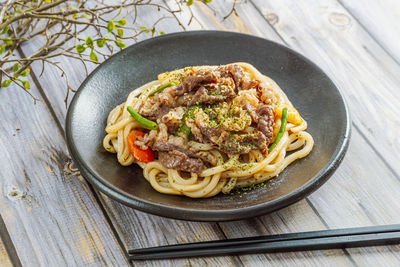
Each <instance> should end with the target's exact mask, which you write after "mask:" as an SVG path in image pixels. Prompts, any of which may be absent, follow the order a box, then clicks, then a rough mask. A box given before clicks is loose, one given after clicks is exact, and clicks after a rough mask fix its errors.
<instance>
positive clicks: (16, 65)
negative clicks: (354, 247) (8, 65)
mask: <svg viewBox="0 0 400 267" xmlns="http://www.w3.org/2000/svg"><path fill="white" fill-rule="evenodd" d="M18 70H19V64H18V63H15V64H14V66H13V71H14V72H17V71H18Z"/></svg>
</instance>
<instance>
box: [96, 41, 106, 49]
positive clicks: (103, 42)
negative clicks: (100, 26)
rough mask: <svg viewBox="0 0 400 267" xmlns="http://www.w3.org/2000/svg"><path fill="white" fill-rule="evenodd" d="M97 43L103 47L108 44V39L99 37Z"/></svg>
mask: <svg viewBox="0 0 400 267" xmlns="http://www.w3.org/2000/svg"><path fill="white" fill-rule="evenodd" d="M96 44H97V46H98V47H103V46H104V45H105V44H106V40H104V39H99V40H97V41H96Z"/></svg>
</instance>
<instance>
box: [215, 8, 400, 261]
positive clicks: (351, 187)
mask: <svg viewBox="0 0 400 267" xmlns="http://www.w3.org/2000/svg"><path fill="white" fill-rule="evenodd" d="M262 4H264V2H262ZM262 4H261V2H260V5H262ZM282 5H285V7H282V9H283V10H287V9H288V8H287V6H290V5H288V4H287V3H286V4H282ZM304 6H306V5H304ZM308 6H312V4H311V3H309V5H308ZM246 8H249V7H248V6H246ZM220 10H221V11H220V12H219V14H220V17H222V14H224V12H225V11H226V9H225V10H224V9H222V8H221V9H220ZM237 10H238V14H239V18H240V19H242V15H241V14H242V13H243V14H245V16H244V18H243V21H244V22H243V23H237V25H243V24H244V25H248V23H247V22H246V20H247V17H250V18H251V20H252V21H253V24H256V25H258V27H259V28H261V29H266V28H268V27H269V25H268V24H267V23H266V21H265V20H264V21H263V20H262V19H260V18H259V16H257V15H256V14H254V13H251V12H249V11H246V12H242V10H243V7H242V6H241V5H238V6H237ZM267 10H268V11H267ZM271 10H273V9H272V8H268V9H266V10H264V13H263V14H264V16H265V17H266V18H267V19H268V21H269V22H270V23H271V24H272V25H276V24H277V23H278V22H279V20H280V16H279V13H275V12H274V13H270V12H269V11H271ZM293 10H302V8H297V9H293ZM314 11H315V10H314ZM250 14H251V15H250ZM292 17H294V15H291V16H288V17H287V18H286V17H285V18H286V19H287V20H290V19H291V18H292ZM307 17H315V15H312V14H306V15H304V17H302V18H301V20H303V21H307ZM299 21H300V19H299ZM299 21H297V22H294V24H293V27H296V26H295V25H298V24H299ZM228 23H229V22H228ZM228 23H223V26H222V27H226V29H228V30H240V29H239V28H236V27H237V26H236V25H235V24H232V23H231V25H229V24H228ZM312 26H314V25H312ZM277 27H278V26H277ZM307 27H310V25H307V26H306V29H307ZM219 28H221V27H220V26H219ZM281 28H282V29H286V25H284V26H281ZM310 28H311V27H310ZM296 29H297V28H296ZM312 29H313V30H315V27H312ZM276 30H277V31H278V33H280V31H279V30H278V29H276ZM319 30H320V31H319V32H317V33H316V34H321V35H324V32H323V31H322V30H321V29H319ZM245 32H247V31H245ZM293 32H295V30H293ZM254 33H257V32H254ZM262 36H264V37H267V38H269V39H272V40H274V41H278V42H279V41H280V40H279V39H278V36H277V35H276V34H265V35H264V34H262ZM302 36H304V34H303V35H302ZM296 37H297V36H295V37H293V38H296ZM307 44H308V43H307ZM318 45H320V46H322V44H321V43H320V44H316V45H315V46H318ZM294 47H295V48H296V47H297V46H294ZM375 47H376V46H375ZM378 48H379V47H378ZM316 49H317V47H316V48H315V49H313V50H316ZM332 52H335V50H333V51H332ZM381 52H382V51H381ZM309 53H310V54H312V53H313V52H311V51H310V52H309ZM317 55H318V54H317ZM314 58H316V56H314ZM349 59H351V60H352V59H353V58H349ZM314 60H316V61H317V63H318V62H320V61H322V60H321V59H320V58H316V59H314ZM392 63H393V62H392ZM392 63H390V66H393V64H392ZM360 76H361V77H362V78H364V76H363V75H360ZM394 84H395V82H393V85H394ZM393 88H394V87H393V86H392V89H393ZM350 93H351V92H350ZM364 94H365V93H364ZM372 101H374V99H371V100H370V102H372ZM352 110H353V108H352ZM383 112H385V110H383ZM381 116H382V115H381ZM380 119H381V118H380ZM376 143H377V144H381V143H382V141H376ZM354 166H359V168H361V166H367V167H368V168H366V167H364V168H365V170H364V172H362V174H360V173H358V172H356V171H354ZM349 169H351V170H353V171H352V172H351V173H352V176H349V175H348V173H349ZM377 170H378V171H377ZM380 176H384V177H385V178H387V180H385V182H384V183H383V184H385V186H384V188H382V186H379V185H380V184H379V182H381V179H378V177H380ZM341 179H343V180H341ZM337 180H339V181H340V183H338V182H336V181H337ZM353 180H355V181H358V183H354V182H352V181H353ZM360 181H363V183H360ZM365 183H367V184H368V186H366V185H365ZM338 184H339V185H338ZM376 188H379V189H380V191H379V192H380V193H381V195H380V198H377V199H375V198H372V199H371V197H370V194H371V192H374V190H375V189H376ZM398 190H399V183H398V179H397V177H396V176H395V175H393V173H392V172H391V170H390V169H389V168H388V167H387V166H385V164H384V163H383V162H382V161H381V159H380V157H379V156H378V155H377V154H376V153H375V152H374V151H373V150H371V148H370V147H369V145H368V144H367V143H366V141H365V140H364V139H363V137H362V136H361V135H360V132H359V131H358V130H355V131H353V139H352V141H351V147H350V149H349V152H348V154H347V156H346V158H345V161H344V163H343V164H342V167H341V168H339V169H338V171H337V172H336V174H335V175H334V176H333V177H332V178H331V180H330V182H328V184H327V185H324V186H323V187H322V189H320V190H319V191H317V192H316V193H314V194H313V195H312V196H311V197H310V200H311V204H313V206H315V207H316V210H317V212H318V213H319V216H321V217H322V219H323V220H324V221H326V222H325V223H326V224H327V226H328V227H330V228H340V227H350V226H355V225H372V224H379V223H395V222H396V220H397V222H398V220H399V218H397V214H396V215H395V210H396V207H397V206H398V204H397V203H398V202H399V201H398V200H399V197H397V196H398V194H397V193H396V192H398ZM338 191H340V193H341V194H342V195H341V197H337V195H338V194H337V192H338ZM386 195H390V196H391V199H388V201H389V203H390V204H389V205H387V206H386V207H387V208H385V209H382V205H384V204H385V202H386V198H385V197H383V196H386ZM333 200H335V201H333ZM350 200H351V201H350ZM396 200H397V202H396ZM331 202H334V203H335V204H331ZM350 203H351V204H352V205H351V206H350V207H349V204H350ZM359 203H361V204H359ZM296 205H300V204H296ZM393 205H394V206H393ZM341 206H345V207H348V209H335V210H332V207H341ZM292 207H293V206H292ZM292 207H290V208H292ZM304 207H307V205H306V204H304ZM304 207H301V208H299V207H298V208H297V209H298V210H302V211H301V212H297V211H296V209H295V208H293V209H294V211H295V212H293V213H294V217H293V214H285V210H282V211H278V212H277V214H279V213H283V215H275V214H272V215H267V216H264V217H261V220H262V222H263V224H264V226H265V228H266V229H267V231H268V229H269V228H273V229H276V228H278V229H279V227H280V228H281V229H279V230H278V231H276V230H275V231H274V230H273V231H272V233H282V232H290V231H293V230H292V229H296V230H297V231H305V230H310V229H314V230H315V229H318V224H315V222H314V221H313V220H312V219H311V222H310V219H309V218H312V215H313V213H312V212H311V213H310V212H309V213H306V212H304V211H303V210H306V209H307V208H304ZM389 207H390V208H389ZM376 211H378V212H376ZM349 213H351V214H349ZM297 214H298V216H296V215H297ZM371 214H376V217H380V216H382V217H383V218H385V220H382V219H381V220H378V219H376V218H375V219H374V218H372V217H371ZM288 215H289V217H290V218H291V219H292V221H303V222H302V223H301V224H300V225H297V226H295V227H292V228H291V227H288V228H286V229H285V228H284V227H287V226H286V225H287V223H286V222H279V221H278V220H276V219H274V218H276V217H278V218H286V217H287V216H288ZM271 218H272V219H271ZM304 218H305V219H304ZM343 218H346V219H347V223H342V222H343V220H344V219H343ZM388 218H391V219H390V220H389V219H388ZM304 220H305V221H304ZM334 222H335V223H334ZM228 225H229V227H227V224H221V226H222V229H223V230H224V232H225V234H226V235H227V236H228V237H237V236H243V235H251V234H253V235H255V234H258V232H253V233H249V232H248V229H249V227H245V226H243V227H242V228H243V229H240V228H239V229H238V226H241V225H242V224H235V223H229V224H228ZM281 225H283V226H284V227H282V226H281ZM289 225H290V224H289ZM315 227H316V228H315ZM319 227H320V226H319ZM282 228H283V229H282ZM250 229H251V228H250ZM257 229H262V226H261V227H257ZM246 230H247V232H246ZM232 233H233V234H232ZM267 233H270V232H267ZM397 250H398V246H391V247H387V248H368V249H356V250H351V252H352V253H351V257H352V258H353V257H355V258H356V262H357V263H362V264H367V263H368V262H371V263H372V262H378V261H379V260H382V261H384V260H385V261H384V262H388V263H392V262H394V261H396V260H397V261H398V260H399V259H398V253H395V252H396V251H397ZM356 251H358V252H364V253H366V254H367V255H368V256H367V257H365V256H364V254H361V255H359V254H357V253H356ZM353 254H354V255H356V256H353ZM294 257H299V256H298V255H297V256H294ZM241 259H242V261H243V262H244V263H246V262H247V260H246V259H243V258H241ZM377 259H379V260H377Z"/></svg>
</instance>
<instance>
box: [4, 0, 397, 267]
mask: <svg viewBox="0 0 400 267" xmlns="http://www.w3.org/2000/svg"><path fill="white" fill-rule="evenodd" d="M165 2H166V3H167V4H168V5H169V6H170V7H171V8H176V4H175V1H174V0H166V1H165ZM232 5H233V1H228V0H214V2H213V3H212V4H211V5H210V7H206V6H204V5H202V4H198V3H195V4H194V5H193V6H192V12H193V14H194V15H195V17H196V19H192V21H191V23H190V25H188V22H189V21H190V19H191V13H190V12H189V10H187V9H184V12H181V13H177V14H176V16H177V17H178V19H179V21H180V23H181V25H179V24H178V23H177V22H176V21H175V20H174V19H166V20H164V21H162V22H161V23H160V24H159V25H158V26H157V27H158V28H159V29H160V30H163V31H165V32H167V33H169V32H176V31H182V30H198V29H214V30H215V29H217V30H229V31H237V32H243V33H248V34H253V35H257V36H260V37H264V38H267V39H270V40H273V41H275V42H278V43H282V44H285V45H287V46H289V47H290V48H292V49H294V50H296V51H299V52H300V53H302V54H304V55H305V56H307V57H308V58H310V59H311V60H313V61H314V62H315V63H317V64H318V65H319V66H320V67H321V68H322V69H324V71H326V72H327V74H328V75H329V76H330V77H331V78H332V79H333V80H334V81H335V83H336V84H337V85H338V86H339V87H340V88H341V90H342V92H343V94H344V95H345V98H346V100H347V102H348V104H349V108H350V111H351V115H352V119H353V133H352V138H351V142H350V147H349V150H348V152H347V155H346V157H345V159H344V161H343V163H342V165H341V166H340V168H339V169H338V170H337V171H336V172H335V174H334V175H333V176H332V178H331V179H330V180H329V181H328V182H327V183H326V184H325V185H324V186H323V187H321V188H320V189H319V190H318V191H317V192H315V193H313V194H312V195H311V196H310V197H308V198H307V199H304V200H302V201H300V202H298V203H296V204H294V205H291V206H290V207H287V208H284V209H282V210H279V211H277V212H274V213H272V214H269V215H265V216H261V217H258V218H254V219H249V220H243V221H237V222H224V223H197V222H184V221H179V220H172V219H166V218H162V217H158V216H154V215H149V214H146V213H143V212H139V211H135V210H133V209H131V208H128V207H126V206H124V205H122V204H119V203H118V202H116V201H114V200H112V199H110V198H108V197H106V196H104V195H103V194H101V193H99V192H96V191H95V190H93V188H92V187H91V186H90V185H88V184H87V182H86V181H85V180H84V179H83V178H82V177H81V176H80V174H79V171H78V170H76V168H75V167H74V165H73V163H71V161H70V157H69V155H68V152H67V150H66V146H65V140H64V139H63V135H64V132H63V127H64V121H65V115H66V108H65V104H64V102H63V101H64V98H65V90H64V89H65V83H64V81H63V80H62V79H60V78H59V77H60V73H59V72H57V71H55V70H54V69H50V68H48V70H47V71H46V72H45V73H44V74H43V76H42V77H38V74H39V73H40V68H41V66H39V65H35V66H34V67H33V75H34V77H36V79H37V84H35V83H31V84H32V85H33V86H32V87H33V88H32V91H33V92H34V93H35V94H36V95H40V96H41V97H42V98H43V101H41V102H39V103H38V104H36V105H34V104H33V103H32V100H31V99H30V98H29V97H27V96H26V95H25V94H23V92H21V91H20V90H18V89H17V88H6V90H0V99H1V100H0V101H1V103H2V104H1V105H0V121H1V124H0V132H1V133H2V135H1V137H0V149H1V151H3V152H4V153H3V154H2V157H0V166H6V167H5V168H4V167H3V168H0V177H1V178H2V179H1V180H0V186H1V188H2V191H0V212H1V216H2V217H3V219H4V223H5V226H6V227H7V232H8V233H9V236H10V238H11V240H12V242H13V244H14V246H15V249H16V251H17V254H18V257H19V259H20V260H21V263H22V264H23V265H24V266H36V265H42V266H83V265H85V266H88V265H91V266H107V265H108V266H125V265H128V264H129V263H128V262H127V260H126V255H125V250H126V249H131V248H140V247H148V246H157V245H166V244H176V243H183V242H195V241H206V240H213V239H225V238H234V237H244V236H256V235H263V234H277V233H288V232H298V231H312V230H321V229H328V228H343V227H352V226H367V225H378V224H389V223H398V222H399V221H400V213H399V212H398V210H399V209H400V194H399V193H398V192H400V165H398V164H397V162H399V160H400V153H399V152H400V141H399V138H398V137H399V134H398V133H399V132H400V123H399V122H400V121H399V118H400V116H399V115H400V114H399V113H400V110H399V109H397V106H398V105H399V104H400V103H399V102H400V91H399V90H398V89H397V88H398V87H399V85H400V76H399V75H398V74H399V73H400V65H399V64H398V62H399V56H400V54H399V53H398V49H397V46H398V42H397V41H398V38H399V36H398V25H399V16H398V15H399V4H398V1H394V0H392V1H390V0H384V1H379V3H378V2H376V1H366V2H365V3H364V2H363V4H362V3H361V1H355V0H352V1H350V0H341V1H340V2H338V1H334V0H324V1H312V0H308V1H307V0H300V1H298V0H285V1H263V0H253V1H247V3H244V2H237V3H236V13H234V14H233V15H232V16H230V17H229V18H227V19H225V20H224V17H225V16H226V15H227V14H228V13H229V12H230V11H231V8H232ZM154 12H156V10H154V9H152V8H143V9H142V10H140V17H139V22H138V25H139V24H140V25H151V23H153V22H154V21H155V20H156V19H157V18H156V16H154V15H153V14H154ZM157 17H158V16H157ZM149 37H150V36H142V37H141V38H149ZM37 42H38V40H36V41H35V42H33V43H30V44H29V45H25V46H24V47H23V48H22V51H21V52H22V53H24V54H27V55H28V54H30V53H32V52H33V51H35V49H36V48H37V46H38V45H39V44H38V43H37ZM59 61H60V63H61V64H62V65H63V67H64V68H65V69H69V70H70V72H69V73H68V75H69V78H70V81H71V85H72V86H73V87H75V88H77V87H78V86H79V84H80V83H81V82H82V81H83V79H84V77H85V73H84V70H83V67H82V68H81V67H78V66H76V64H75V63H73V62H71V61H69V60H68V59H65V58H60V59H59ZM93 68H94V66H91V67H90V69H93ZM17 103H18V109H16V108H15V105H16V104H17ZM33 110H34V112H30V111H33ZM5 245H6V244H3V243H2V242H0V262H1V264H2V265H3V259H4V265H5V266H7V265H6V264H7V263H10V262H11V261H10V259H9V255H8V254H7V253H6V250H5ZM399 252H400V246H383V247H372V248H357V249H356V248H352V249H346V250H327V251H310V252H295V253H275V254H255V255H243V256H235V257H215V258H193V259H179V260H173V261H144V262H133V264H134V265H138V266H142V265H144V266H175V265H176V266H191V265H193V266H207V265H209V266H242V265H245V266H265V265H266V264H269V265H272V266H281V265H285V266H291V265H299V266H334V265H336V266H371V265H375V266H382V265H385V266H396V265H398V263H399V262H400V253H399ZM3 255H4V256H3Z"/></svg>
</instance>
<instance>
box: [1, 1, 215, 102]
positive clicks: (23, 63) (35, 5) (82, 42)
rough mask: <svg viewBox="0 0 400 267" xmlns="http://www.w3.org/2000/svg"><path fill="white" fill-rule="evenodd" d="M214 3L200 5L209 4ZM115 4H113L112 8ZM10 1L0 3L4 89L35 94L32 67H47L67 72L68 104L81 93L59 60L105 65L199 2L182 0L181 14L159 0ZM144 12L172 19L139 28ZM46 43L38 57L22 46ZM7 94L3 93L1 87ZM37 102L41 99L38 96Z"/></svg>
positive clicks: (37, 51) (37, 52)
mask: <svg viewBox="0 0 400 267" xmlns="http://www.w3.org/2000/svg"><path fill="white" fill-rule="evenodd" d="M211 1H212V0H196V2H199V3H200V4H208V3H210V2H211ZM110 2H112V3H110ZM115 2H116V1H108V0H7V1H3V2H2V3H0V56H1V58H0V85H1V87H9V86H11V85H12V84H15V85H17V86H18V87H20V88H22V89H23V90H25V91H26V92H27V93H29V94H30V95H31V96H32V94H31V93H30V92H29V89H30V82H29V77H30V75H31V65H32V63H33V62H41V64H42V70H41V73H40V76H41V75H42V74H43V73H44V71H45V69H46V66H51V67H54V68H56V69H58V70H59V71H60V72H61V76H62V77H64V79H65V82H66V85H67V93H66V97H65V103H66V104H67V102H68V96H69V93H70V92H75V89H74V88H72V86H71V85H70V83H69V80H68V73H67V72H66V71H65V70H64V69H63V67H62V66H61V65H60V63H59V62H58V61H57V57H68V58H71V59H73V60H77V61H79V62H81V63H82V64H83V66H84V67H85V71H86V75H88V72H89V71H88V66H87V64H99V63H100V62H101V61H103V60H104V59H106V58H107V57H109V56H110V55H112V54H113V53H114V52H115V49H118V50H120V49H124V48H125V47H126V46H127V41H128V40H133V41H136V40H137V38H138V37H139V35H143V34H149V35H151V37H154V36H158V35H163V34H165V32H164V31H162V30H159V29H158V28H157V24H158V23H159V22H160V21H162V20H163V19H165V18H167V17H172V18H175V19H176V20H177V22H178V24H180V25H181V26H182V27H183V25H182V24H181V23H180V22H179V20H178V19H177V16H176V14H175V13H178V12H182V10H183V9H182V7H183V6H187V7H188V8H189V10H190V12H191V14H193V13H192V11H191V9H190V6H191V5H193V0H177V3H178V9H177V10H172V9H170V8H169V6H168V5H167V4H166V3H165V2H163V1H154V0H120V1H119V2H118V3H115ZM141 7H153V8H155V9H157V10H158V11H161V10H162V11H163V13H164V14H165V13H166V14H167V15H168V14H169V15H170V16H166V15H161V12H159V14H160V18H159V19H158V20H157V21H156V22H155V23H154V24H153V25H151V26H145V25H138V22H137V17H138V16H139V15H140V14H139V12H140V11H139V10H140V8H141ZM38 39H39V40H40V42H37V43H41V46H40V47H39V48H38V49H37V50H36V51H35V52H33V53H32V54H30V55H26V56H25V55H24V53H23V51H22V50H21V45H22V44H24V43H26V42H32V41H33V40H38ZM0 89H1V88H0ZM32 97H33V98H34V100H37V99H36V98H35V97H34V96H32Z"/></svg>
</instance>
